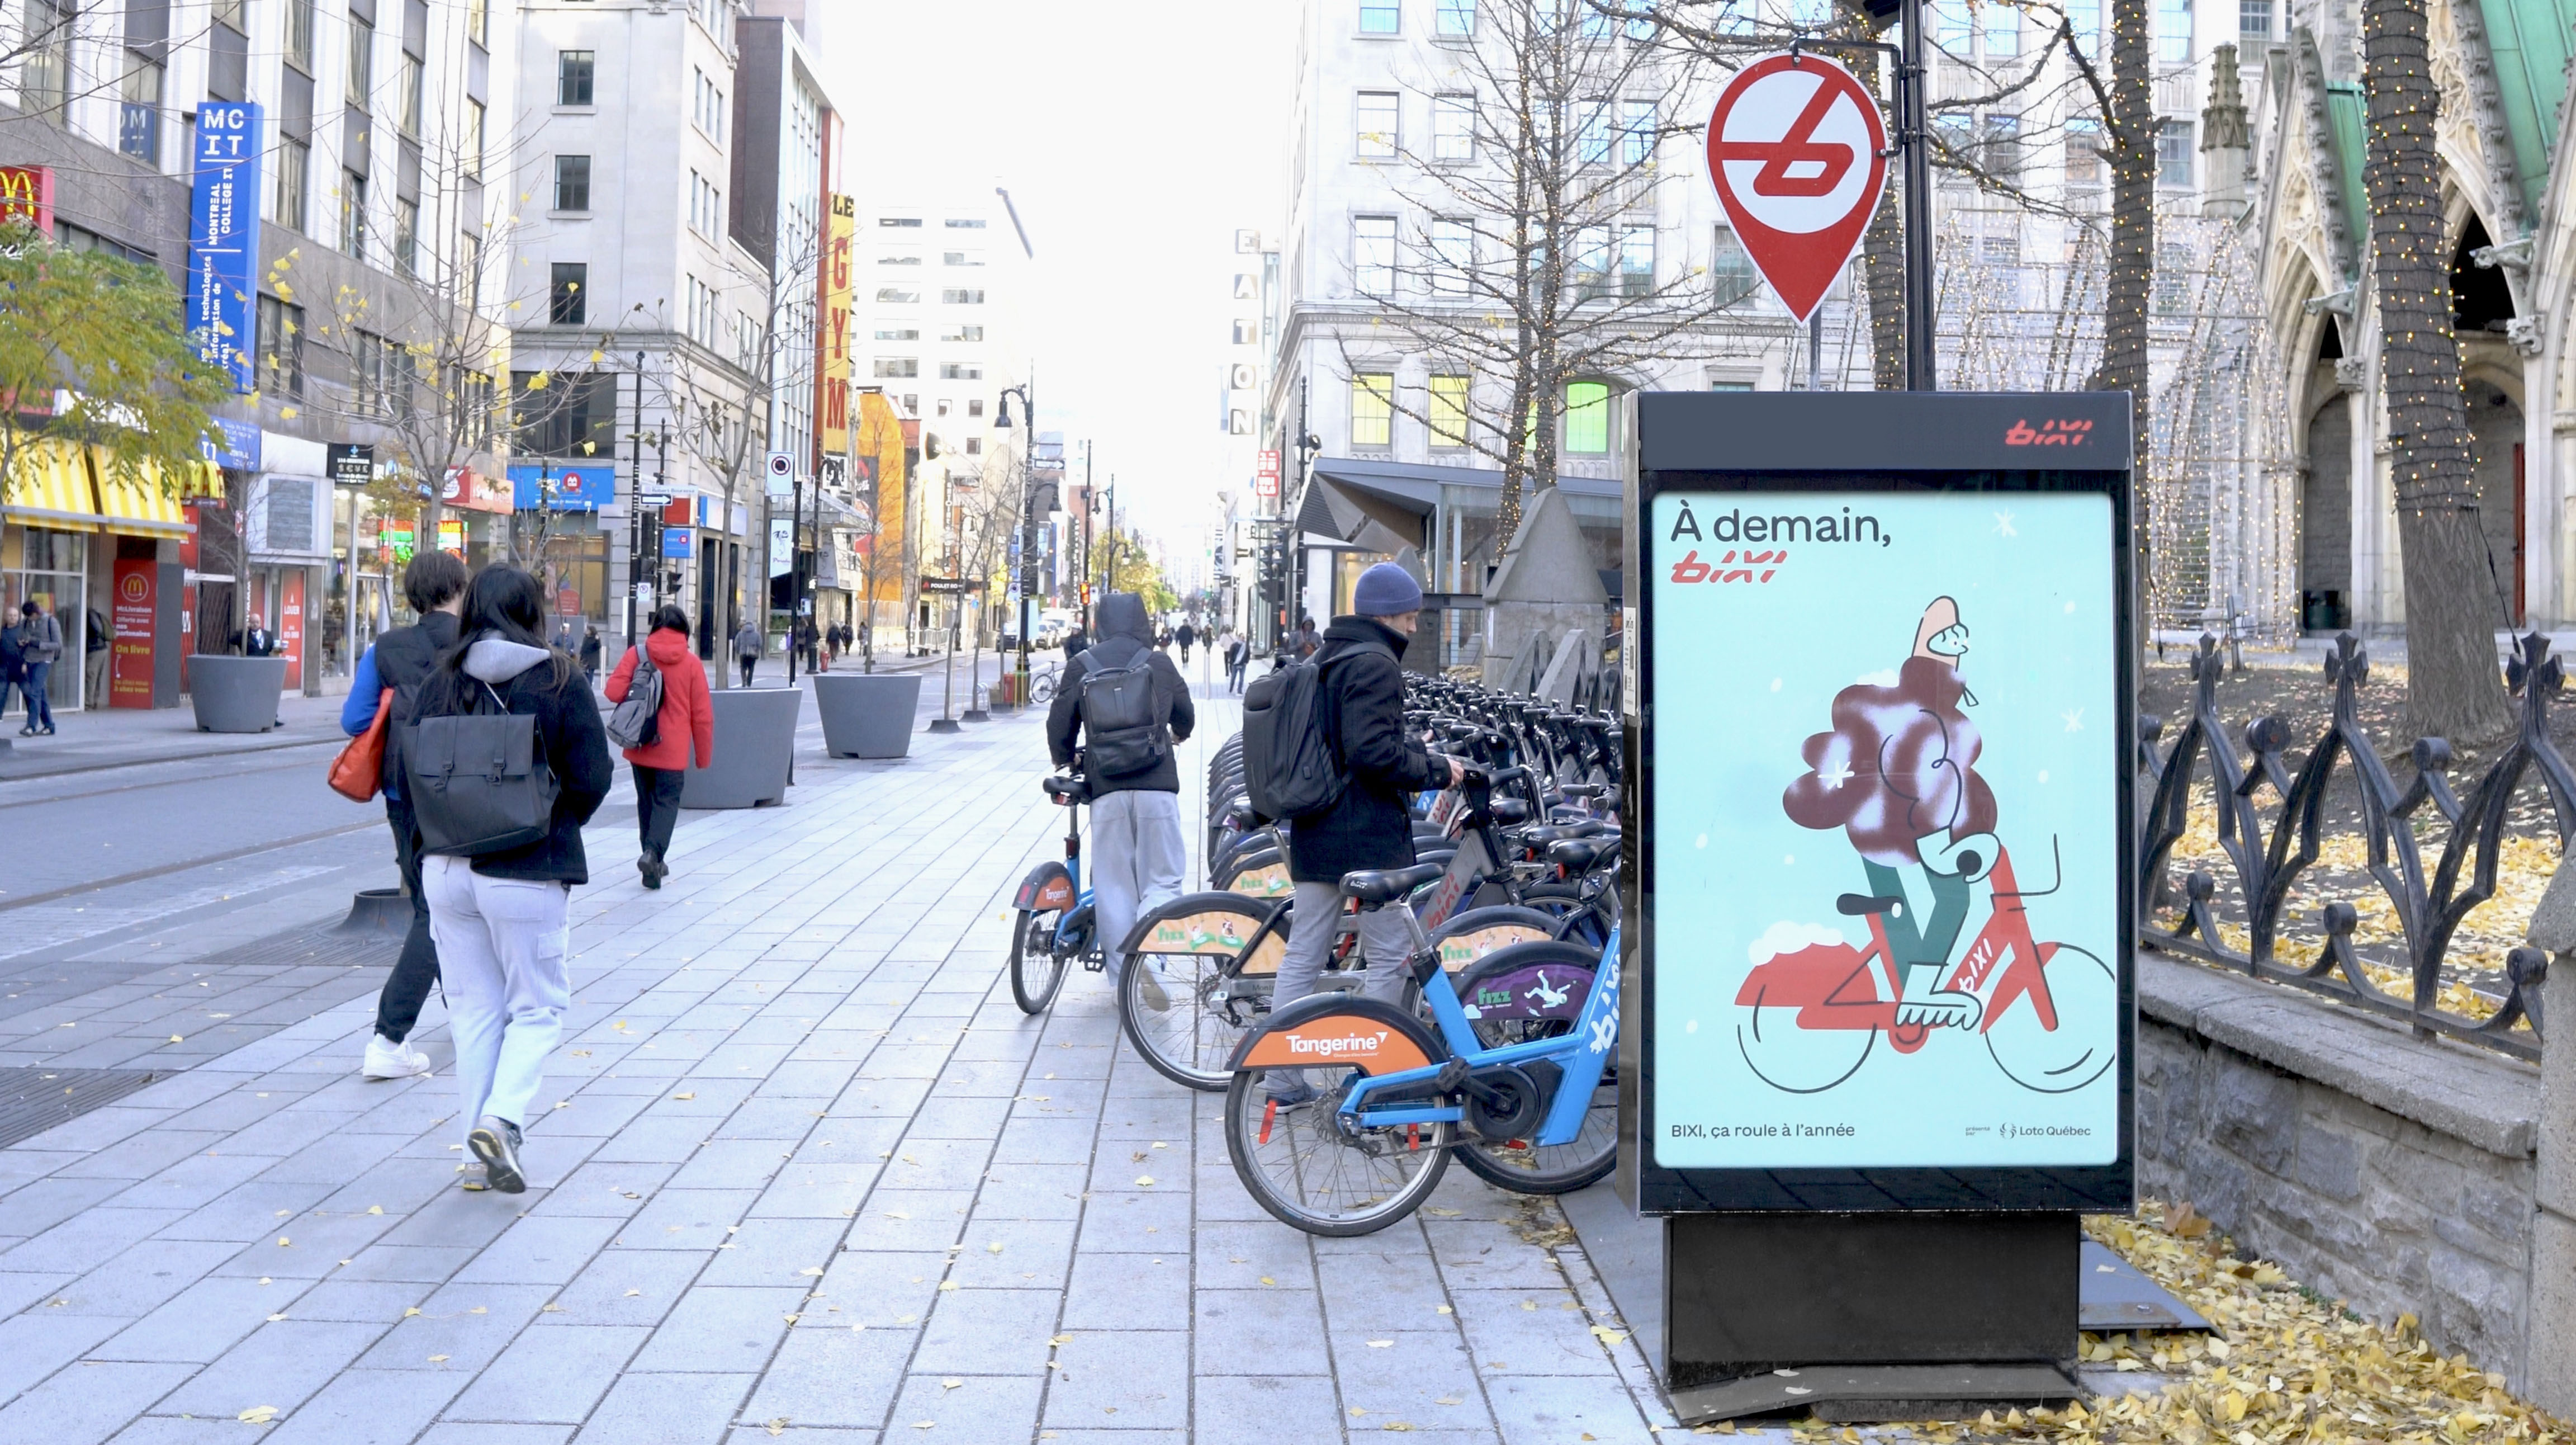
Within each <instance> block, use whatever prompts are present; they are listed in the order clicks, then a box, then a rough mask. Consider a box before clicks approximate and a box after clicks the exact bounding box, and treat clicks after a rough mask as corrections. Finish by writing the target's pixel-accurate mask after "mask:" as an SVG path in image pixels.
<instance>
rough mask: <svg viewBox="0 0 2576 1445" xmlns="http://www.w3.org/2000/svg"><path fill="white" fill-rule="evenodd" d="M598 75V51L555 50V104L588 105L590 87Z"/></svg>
mask: <svg viewBox="0 0 2576 1445" xmlns="http://www.w3.org/2000/svg"><path fill="white" fill-rule="evenodd" d="M598 76H599V52H598V51H596V50H558V51H556V52H555V104H557V105H588V104H590V103H591V93H592V91H591V87H592V86H593V85H594V84H595V83H596V81H597V80H598Z"/></svg>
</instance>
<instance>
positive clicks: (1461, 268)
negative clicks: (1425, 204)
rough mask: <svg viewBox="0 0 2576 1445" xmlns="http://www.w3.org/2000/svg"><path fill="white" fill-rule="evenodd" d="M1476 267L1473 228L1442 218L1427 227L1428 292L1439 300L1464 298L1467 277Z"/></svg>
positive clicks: (1464, 223)
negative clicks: (1442, 297) (1443, 297)
mask: <svg viewBox="0 0 2576 1445" xmlns="http://www.w3.org/2000/svg"><path fill="white" fill-rule="evenodd" d="M1475 264H1476V232H1475V228H1474V227H1473V226H1472V225H1470V224H1469V223H1467V222H1465V221H1457V220H1450V219H1446V218H1442V219H1439V220H1435V221H1433V222H1432V223H1431V290H1432V292H1433V294H1435V295H1440V296H1464V295H1466V294H1467V277H1468V273H1469V272H1470V271H1472V270H1473V269H1474V267H1475Z"/></svg>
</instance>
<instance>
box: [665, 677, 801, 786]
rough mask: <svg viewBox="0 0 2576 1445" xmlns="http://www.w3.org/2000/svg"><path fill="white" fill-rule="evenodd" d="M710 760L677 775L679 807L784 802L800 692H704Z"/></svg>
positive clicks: (752, 689) (739, 689)
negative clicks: (711, 738) (712, 741)
mask: <svg viewBox="0 0 2576 1445" xmlns="http://www.w3.org/2000/svg"><path fill="white" fill-rule="evenodd" d="M708 702H709V704H710V706H711V707H712V709H713V715H714V719H715V735H716V763H715V766H714V767H711V768H691V769H689V770H688V771H687V772H686V773H685V774H683V775H682V777H683V778H684V779H685V781H684V782H682V784H681V785H680V806H681V807H683V808H757V807H760V806H762V805H763V804H768V803H782V802H785V801H786V800H787V781H788V778H789V776H790V775H791V774H792V773H793V771H794V764H795V761H796V719H797V716H798V714H799V713H801V712H802V711H803V709H804V703H805V694H804V693H803V692H801V691H799V690H797V689H795V688H792V687H736V688H727V689H725V690H724V691H722V692H712V693H709V694H708Z"/></svg>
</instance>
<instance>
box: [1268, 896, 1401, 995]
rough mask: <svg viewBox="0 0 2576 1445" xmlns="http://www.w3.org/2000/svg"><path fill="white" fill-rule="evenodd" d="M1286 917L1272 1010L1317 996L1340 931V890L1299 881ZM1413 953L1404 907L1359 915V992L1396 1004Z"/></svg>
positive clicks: (1396, 904) (1395, 906)
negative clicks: (1362, 966)
mask: <svg viewBox="0 0 2576 1445" xmlns="http://www.w3.org/2000/svg"><path fill="white" fill-rule="evenodd" d="M1290 897H1291V898H1293V899H1294V900H1295V901H1294V903H1293V904H1292V905H1291V906H1290V910H1289V914H1288V918H1289V922H1290V925H1291V926H1290V928H1289V930H1288V948H1287V951H1286V954H1285V955H1284V956H1283V957H1282V958H1281V959H1280V960H1279V978H1278V980H1277V982H1276V983H1275V984H1274V985H1273V986H1272V989H1271V994H1270V1006H1271V1007H1272V1008H1273V1009H1280V1008H1285V1007H1287V1006H1288V1005H1289V1004H1292V1003H1295V1002H1296V1001H1297V1000H1299V999H1301V998H1304V997H1305V996H1306V995H1308V994H1310V993H1313V992H1315V983H1316V981H1317V980H1318V979H1320V978H1322V977H1323V976H1324V960H1325V959H1326V958H1328V957H1330V956H1331V954H1332V951H1333V937H1334V935H1335V934H1337V933H1338V932H1340V928H1341V916H1342V890H1341V888H1340V887H1339V886H1338V885H1336V884H1331V883H1299V884H1298V885H1297V889H1296V892H1295V893H1293V894H1291V895H1290ZM1412 952H1413V930H1412V929H1411V928H1409V927H1407V926H1406V925H1405V921H1404V905H1403V904H1401V903H1390V904H1388V905H1386V906H1385V907H1384V908H1373V909H1370V910H1369V911H1368V912H1366V913H1363V914H1361V915H1360V957H1361V958H1362V959H1363V960H1365V961H1366V962H1367V964H1368V970H1367V973H1366V974H1365V976H1364V977H1362V978H1361V980H1360V991H1361V992H1363V993H1365V994H1367V995H1368V996H1369V997H1370V998H1376V999H1384V1000H1386V1001H1387V1002H1389V1003H1396V1002H1399V1001H1400V1000H1401V999H1402V997H1403V994H1404V965H1405V961H1406V959H1407V958H1408V957H1409V956H1410V955H1411V954H1412Z"/></svg>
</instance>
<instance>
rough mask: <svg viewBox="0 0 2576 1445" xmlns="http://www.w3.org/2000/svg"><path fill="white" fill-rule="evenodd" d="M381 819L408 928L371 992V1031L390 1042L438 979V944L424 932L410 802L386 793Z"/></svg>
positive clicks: (397, 1039) (408, 1025)
mask: <svg viewBox="0 0 2576 1445" xmlns="http://www.w3.org/2000/svg"><path fill="white" fill-rule="evenodd" d="M385 821H386V823H388V824H390V825H391V826H392V828H393V830H394V861H395V863H396V864H398V865H399V866H400V867H401V868H402V881H403V891H404V892H405V893H408V894H410V895H411V931H410V932H408V933H406V934H404V935H403V946H402V953H401V954H400V955H399V956H398V957H396V958H395V959H394V971H393V973H392V974H391V975H390V976H389V977H387V978H386V979H385V987H384V992H382V993H380V994H378V995H376V1032H377V1033H380V1034H382V1035H384V1036H385V1039H386V1041H387V1042H389V1043H397V1044H398V1043H401V1042H402V1041H403V1039H404V1038H405V1037H407V1036H409V1034H410V1033H411V1031H412V1029H413V1028H414V1027H415V1026H416V1025H418V1024H419V1023H420V1009H421V1005H422V1004H424V1003H427V1002H428V1001H429V990H430V988H431V986H432V985H434V984H436V983H437V982H438V945H437V944H436V943H435V942H433V941H432V940H431V938H430V936H429V898H428V896H427V895H426V894H424V893H422V892H421V891H420V837H419V825H418V824H416V823H415V822H413V820H412V813H411V804H409V803H407V802H405V801H403V800H402V799H400V798H397V797H394V796H392V795H390V794H388V795H387V796H386V798H385Z"/></svg>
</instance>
